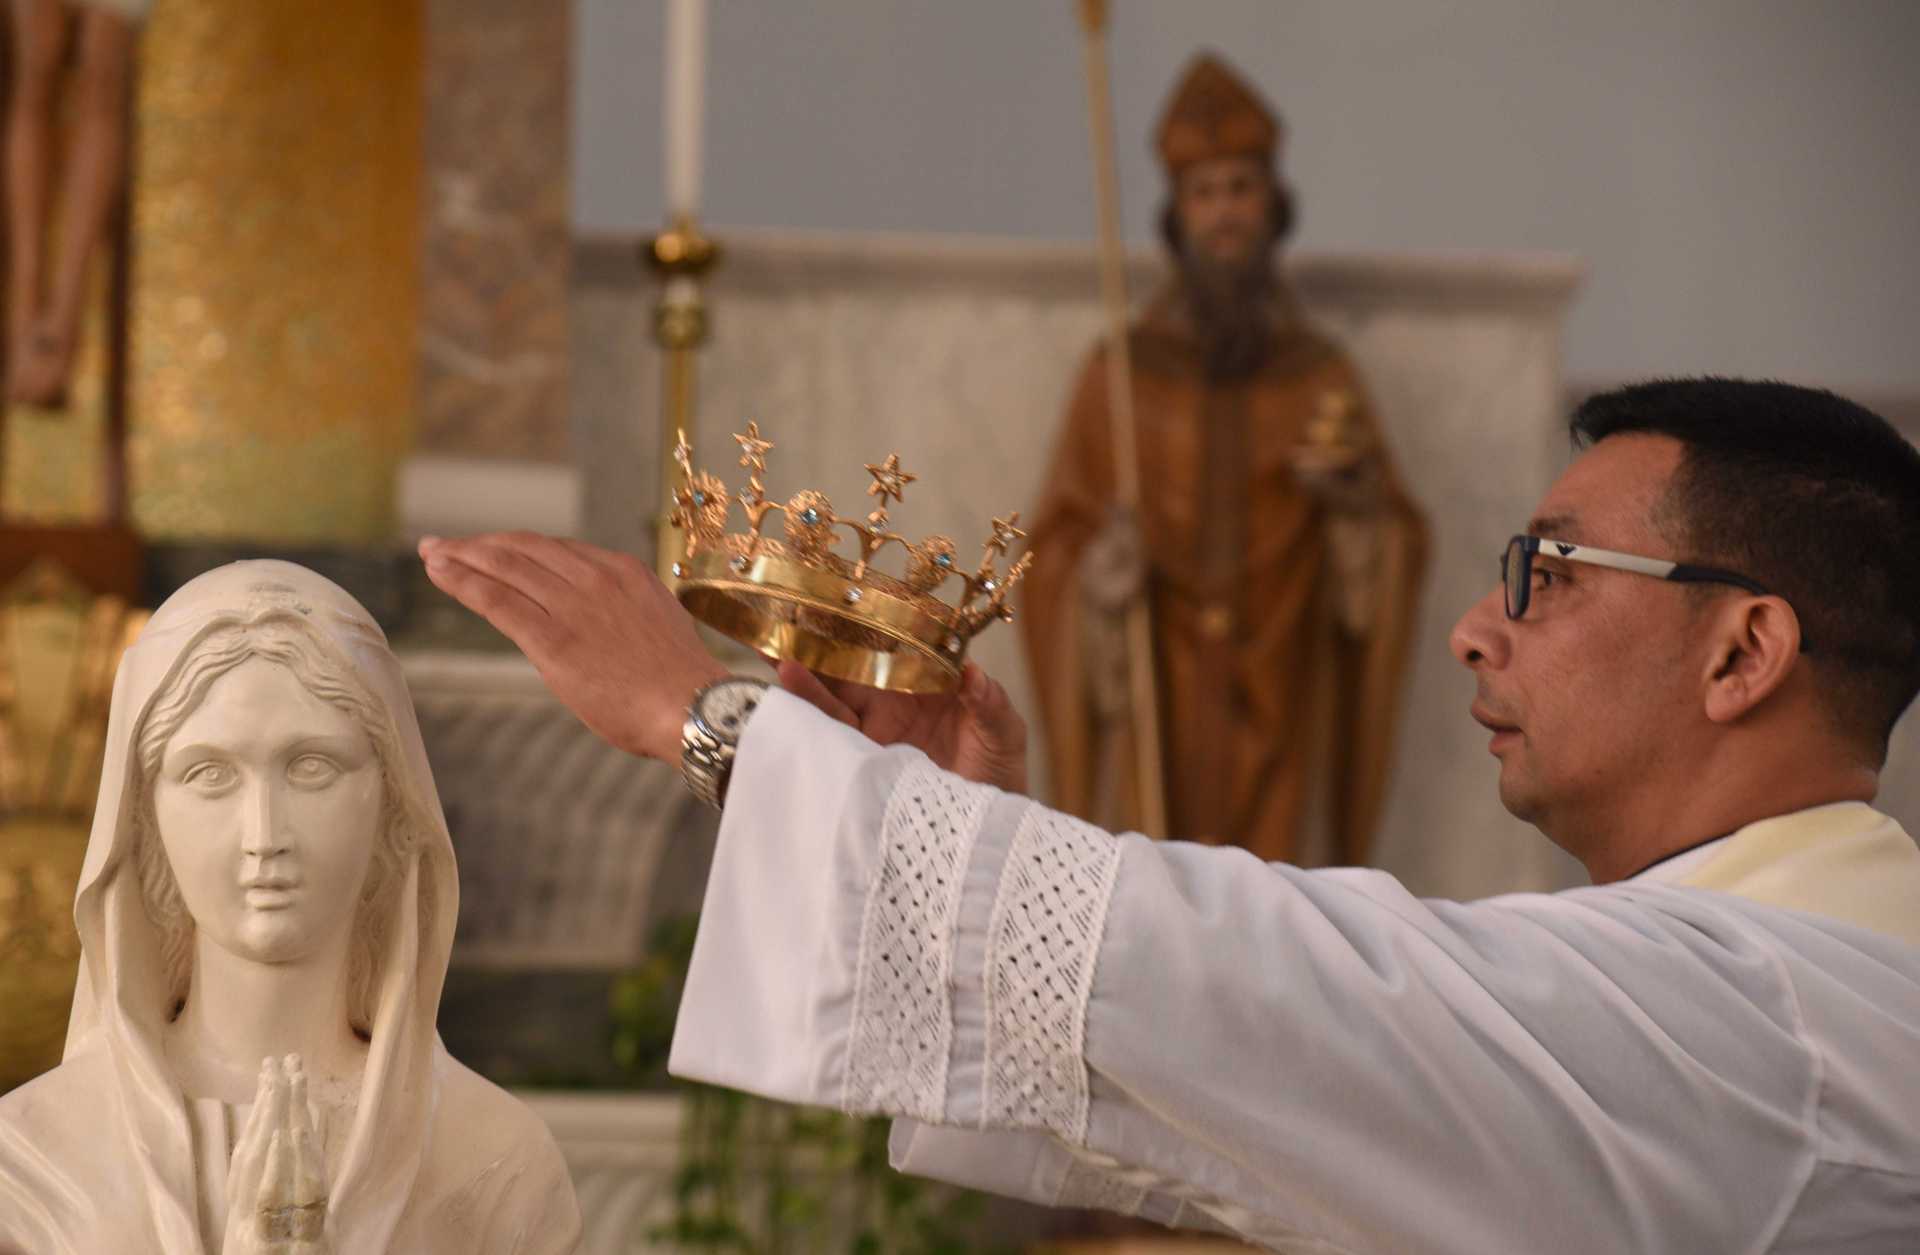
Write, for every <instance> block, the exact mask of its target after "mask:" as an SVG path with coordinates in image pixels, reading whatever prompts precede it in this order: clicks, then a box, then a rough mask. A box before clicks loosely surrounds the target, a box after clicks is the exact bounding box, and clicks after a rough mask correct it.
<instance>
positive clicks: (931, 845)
mask: <svg viewBox="0 0 1920 1255" xmlns="http://www.w3.org/2000/svg"><path fill="white" fill-rule="evenodd" d="M993 796H994V791H993V790H992V789H990V788H987V787H985V786H983V785H977V784H970V783H968V782H966V781H964V780H962V779H960V778H959V777H957V776H953V775H950V774H948V773H946V772H944V771H940V770H939V769H937V768H935V767H932V766H929V765H926V764H924V763H922V764H919V765H916V766H914V767H911V768H909V769H908V770H907V771H906V772H905V773H904V774H902V776H901V777H900V781H899V783H898V784H896V785H895V786H894V789H893V794H892V796H891V797H889V798H888V799H887V810H886V815H885V817H884V818H883V820H882V821H881V849H880V865H879V869H878V871H877V872H875V874H874V877H873V882H872V883H871V884H870V885H869V886H868V888H867V897H866V905H865V908H864V911H863V914H862V917H861V922H860V952H859V957H858V960H857V962H858V969H857V972H856V974H855V978H854V1001H853V1020H852V1025H853V1027H852V1033H853V1041H852V1044H851V1046H850V1048H849V1050H848V1055H847V1074H846V1081H845V1084H844V1086H843V1088H842V1091H841V1098H840V1105H841V1106H842V1107H843V1108H845V1109H846V1110H847V1111H850V1112H862V1113H864V1112H876V1111H884V1112H887V1113H889V1114H892V1115H904V1116H911V1117H913V1118H914V1119H916V1120H924V1121H927V1122H928V1123H938V1122H940V1121H941V1120H943V1119H944V1118H945V1115H946V1101H947V1061H948V1057H949V1055H950V1054H951V1053H952V1048H953V998H952V993H951V987H950V981H951V977H952V969H953V940H954V919H955V916H956V914H957V913H958V911H959V908H960V887H961V882H962V877H963V873H964V872H965V871H966V866H967V857H968V855H969V853H970V852H971V851H972V849H973V843H974V839H975V837H976V836H977V835H978V833H979V831H980V823H981V820H982V818H983V817H984V816H985V815H986V810H987V804H988V802H989V801H991V800H992V798H993Z"/></svg>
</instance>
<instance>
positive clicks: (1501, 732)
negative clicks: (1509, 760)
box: [1468, 702, 1520, 753]
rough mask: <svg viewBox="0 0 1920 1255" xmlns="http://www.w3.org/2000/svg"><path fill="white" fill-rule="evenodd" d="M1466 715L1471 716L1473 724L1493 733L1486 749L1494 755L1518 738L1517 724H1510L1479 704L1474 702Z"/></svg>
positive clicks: (1518, 728)
mask: <svg viewBox="0 0 1920 1255" xmlns="http://www.w3.org/2000/svg"><path fill="white" fill-rule="evenodd" d="M1468 713H1469V714H1471V715H1472V716H1473V721H1474V722H1475V723H1477V724H1479V725H1480V726H1481V727H1483V728H1485V729H1486V730H1487V731H1489V732H1491V733H1493V740H1492V741H1491V742H1489V743H1488V745H1487V748H1488V749H1490V750H1493V751H1494V752H1496V753H1497V752H1498V751H1499V750H1500V749H1501V748H1502V747H1504V746H1507V745H1511V744H1512V743H1513V742H1514V741H1516V740H1518V739H1519V737H1520V726H1519V725H1518V724H1516V723H1512V722H1510V721H1508V720H1507V719H1505V718H1504V717H1502V716H1500V715H1497V714H1495V713H1494V712H1493V711H1492V710H1489V709H1488V708H1487V707H1485V706H1482V705H1481V704H1480V703H1479V702H1475V703H1474V704H1473V706H1472V708H1471V709H1470V710H1469V711H1468Z"/></svg>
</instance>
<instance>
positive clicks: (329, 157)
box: [129, 0, 422, 544]
mask: <svg viewBox="0 0 1920 1255" xmlns="http://www.w3.org/2000/svg"><path fill="white" fill-rule="evenodd" d="M421 28H422V21H421V12H420V5H419V0H272V2H271V3H262V2H261V0H160V3H158V4H157V5H156V6H155V7H154V11H153V15H152V17H151V19H150V21H149V23H148V26H147V30H146V33H145V43H144V46H143V48H142V52H141V58H142V69H141V80H140V96H139V108H138V137H137V143H136V153H137V157H136V166H135V174H134V179H135V182H134V188H135V195H134V209H133V238H134V248H135V253H134V277H133V297H132V310H131V323H132V344H131V364H130V373H131V377H130V380H129V385H130V390H131V400H130V410H131V425H132V433H131V438H130V439H131V445H130V449H129V455H130V461H131V480H132V507H133V517H134V523H135V525H136V526H137V527H138V528H139V529H140V530H141V532H143V533H144V534H145V535H146V536H148V537H150V538H154V539H169V540H178V539H229V540H231V539H247V540H258V541H273V542H281V543H293V544H329V543H332V544H355V543H370V542H378V541H381V540H384V539H386V538H387V537H388V536H389V535H390V534H391V532H392V529H393V508H394V480H395V476H396V472H397V469H398V465H399V462H400V459H401V458H402V457H403V456H404V455H405V454H406V452H407V449H408V447H409V444H410V441H411V435H412V429H413V422H412V406H413V370H414V361H415V351H416V331H415V328H416V324H417V310H418V304H419V298H418V287H419V284H418V241H419V220H420V188H419V184H420V169H421V160H420V155H421V111H422V84H421V63H422V58H421V38H422V29H421Z"/></svg>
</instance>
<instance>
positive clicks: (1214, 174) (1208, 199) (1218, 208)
mask: <svg viewBox="0 0 1920 1255" xmlns="http://www.w3.org/2000/svg"><path fill="white" fill-rule="evenodd" d="M1272 195H1273V175H1272V174H1271V173H1270V172H1269V170H1268V168H1267V165H1266V163H1265V162H1262V161H1260V160H1259V159H1257V158H1254V157H1216V158H1214V159H1212V160H1210V161H1196V162H1194V163H1193V164H1192V165H1190V166H1188V167H1187V168H1186V169H1184V170H1182V171H1181V172H1180V181H1179V183H1178V184H1177V185H1176V186H1175V188H1174V197H1175V201H1174V203H1175V206H1176V209H1177V211H1178V213H1179V215H1180V234H1181V236H1182V237H1184V238H1185V239H1186V241H1187V247H1188V248H1189V249H1194V250H1198V251H1199V252H1200V253H1201V254H1202V255H1203V256H1204V257H1205V258H1206V259H1207V260H1208V261H1210V262H1212V263H1213V264H1214V265H1216V266H1223V267H1228V268H1234V267H1238V266H1241V265H1243V264H1245V263H1246V262H1247V261H1249V260H1250V259H1252V258H1253V257H1254V256H1255V255H1256V254H1258V253H1259V252H1260V251H1261V250H1263V249H1265V248H1266V247H1267V244H1268V242H1269V241H1268V231H1269V225H1268V214H1269V213H1270V212H1271V207H1270V205H1269V203H1268V202H1269V201H1270V200H1271V198H1272Z"/></svg>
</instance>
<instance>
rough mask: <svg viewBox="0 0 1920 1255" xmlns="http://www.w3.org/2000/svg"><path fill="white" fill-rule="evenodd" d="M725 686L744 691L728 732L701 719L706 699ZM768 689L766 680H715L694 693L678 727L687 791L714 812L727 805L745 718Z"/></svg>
mask: <svg viewBox="0 0 1920 1255" xmlns="http://www.w3.org/2000/svg"><path fill="white" fill-rule="evenodd" d="M724 686H737V687H738V688H740V689H741V690H743V691H742V692H741V694H740V695H739V696H738V698H737V699H736V700H737V702H738V703H739V705H738V710H739V713H738V715H737V716H736V718H735V720H734V722H733V727H732V730H731V731H730V732H729V731H727V730H724V729H721V728H716V727H714V726H713V725H712V724H710V723H709V722H708V720H707V719H706V718H704V717H703V716H702V711H703V708H704V707H705V706H706V705H707V704H708V699H709V697H710V696H711V695H712V694H713V693H714V691H715V690H716V689H719V688H722V687H724ZM767 688H768V684H767V682H766V681H765V680H755V679H750V678H747V677H745V676H728V677H727V678H725V679H722V680H715V681H714V682H713V683H711V684H709V685H707V686H706V687H704V688H702V689H701V690H700V691H699V692H698V693H695V694H694V695H693V702H692V703H691V704H690V705H689V706H688V707H687V719H686V722H685V723H683V724H682V725H681V726H680V773H681V775H682V776H684V777H685V778H686V782H687V788H688V789H689V790H690V791H691V792H692V793H693V795H694V796H695V797H697V798H699V799H700V800H701V801H703V802H705V803H706V804H707V805H709V806H711V807H713V808H714V809H715V810H719V809H720V808H721V807H722V806H723V805H724V804H725V802H726V797H727V783H728V781H730V780H731V779H732V777H733V755H734V750H735V749H736V748H737V747H738V745H739V741H740V730H741V729H742V728H743V727H744V726H745V724H746V717H747V715H749V714H751V713H752V711H753V710H754V708H755V707H756V706H758V705H759V701H760V697H761V695H762V694H764V693H765V692H766V690H767Z"/></svg>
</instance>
